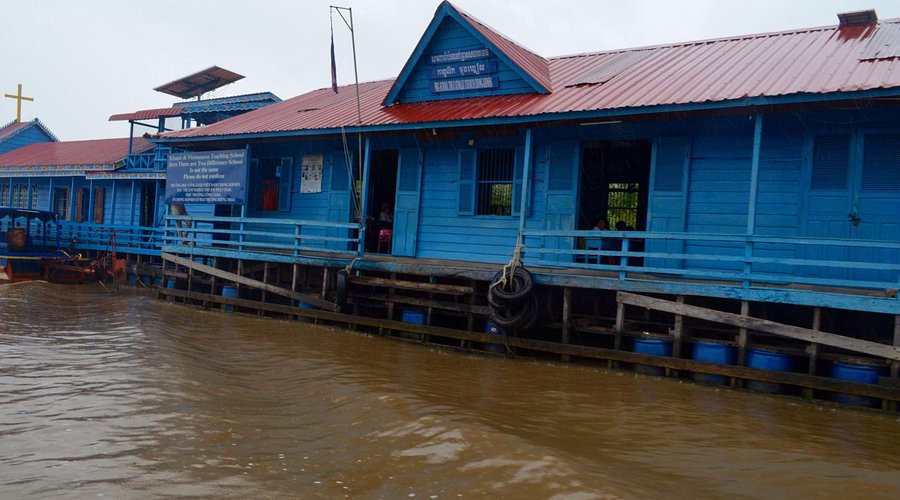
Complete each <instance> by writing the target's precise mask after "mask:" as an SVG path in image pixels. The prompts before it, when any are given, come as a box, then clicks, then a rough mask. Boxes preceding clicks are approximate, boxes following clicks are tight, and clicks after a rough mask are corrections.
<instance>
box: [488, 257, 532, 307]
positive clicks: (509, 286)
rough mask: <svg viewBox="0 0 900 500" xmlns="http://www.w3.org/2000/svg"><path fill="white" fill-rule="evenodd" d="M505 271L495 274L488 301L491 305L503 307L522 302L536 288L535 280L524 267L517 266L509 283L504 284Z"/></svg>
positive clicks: (508, 280)
mask: <svg viewBox="0 0 900 500" xmlns="http://www.w3.org/2000/svg"><path fill="white" fill-rule="evenodd" d="M503 274H504V273H503V271H500V272H499V273H497V274H495V275H494V278H493V279H492V280H491V286H490V289H489V290H488V302H489V303H490V304H491V306H495V305H496V306H497V307H498V308H502V307H504V306H506V307H509V306H513V305H517V304H520V303H521V302H522V301H523V299H525V298H526V297H527V296H528V294H530V293H531V290H532V288H534V280H533V279H532V278H531V273H529V272H528V271H527V270H526V269H525V268H524V267H521V266H517V267H516V268H515V271H513V274H512V276H511V277H507V283H506V284H502V283H501V282H502V281H503Z"/></svg>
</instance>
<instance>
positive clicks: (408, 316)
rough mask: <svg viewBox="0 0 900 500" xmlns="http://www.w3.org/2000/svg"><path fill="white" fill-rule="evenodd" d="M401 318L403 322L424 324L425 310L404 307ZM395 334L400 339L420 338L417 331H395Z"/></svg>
mask: <svg viewBox="0 0 900 500" xmlns="http://www.w3.org/2000/svg"><path fill="white" fill-rule="evenodd" d="M401 320H402V321H403V322H404V323H414V324H416V325H424V324H425V311H422V310H419V309H404V310H403V315H402V317H401ZM395 335H396V336H397V337H399V338H401V339H407V340H421V339H422V335H421V334H419V333H412V332H397V333H396V334H395Z"/></svg>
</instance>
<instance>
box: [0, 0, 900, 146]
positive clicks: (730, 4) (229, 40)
mask: <svg viewBox="0 0 900 500" xmlns="http://www.w3.org/2000/svg"><path fill="white" fill-rule="evenodd" d="M439 3H440V2H439V1H438V0H331V1H329V0H295V1H289V0H255V1H252V2H250V1H238V0H215V1H213V0H193V1H191V0H155V1H152V2H149V1H133V0H90V1H88V0H83V1H78V0H30V1H22V0H0V14H2V15H0V47H2V49H0V50H2V56H0V93H3V94H5V93H15V90H16V84H17V83H22V84H23V85H24V89H23V90H24V94H25V95H27V96H31V97H34V98H35V101H34V102H32V103H29V102H26V103H24V104H23V113H22V114H23V117H22V118H23V120H30V119H32V118H34V117H38V118H40V119H41V121H43V122H44V123H45V124H46V125H47V126H48V127H49V128H50V130H52V131H53V132H54V133H56V135H58V136H59V137H60V139H61V140H77V139H93V138H106V137H124V136H127V135H128V124H127V122H109V121H107V120H108V118H109V116H110V115H112V114H115V113H125V112H130V111H137V110H140V109H147V108H157V107H167V106H171V105H172V104H173V103H174V102H176V101H177V100H178V99H177V98H173V97H171V96H167V95H165V94H160V93H158V92H154V91H153V87H156V86H158V85H161V84H163V83H167V82H169V81H172V80H175V79H177V78H179V77H182V76H185V75H188V74H190V73H193V72H195V71H198V70H201V69H204V68H207V67H209V66H211V65H214V64H215V65H218V66H221V67H223V68H226V69H229V70H232V71H235V72H237V73H240V74H242V75H244V76H246V78H245V79H243V80H241V81H239V82H237V83H235V84H232V85H229V86H226V87H224V88H222V89H220V90H218V91H216V92H215V93H213V95H212V96H214V97H221V96H227V95H237V94H245V93H251V92H259V91H271V92H274V93H275V94H276V95H278V96H279V97H281V98H282V99H287V98H289V97H292V96H295V95H298V94H302V93H304V92H307V91H309V90H313V89H317V88H321V87H327V86H329V85H330V83H331V80H330V72H329V55H328V53H329V23H328V19H329V18H328V14H329V9H328V6H329V4H338V5H342V6H350V7H352V8H353V17H354V21H355V24H356V44H357V56H358V61H359V78H360V81H371V80H380V79H384V78H392V77H395V76H396V75H397V74H398V73H399V72H400V69H401V68H402V67H403V64H404V63H405V62H406V60H407V58H408V57H409V55H410V54H411V53H412V50H413V49H414V48H415V44H416V42H418V40H419V38H420V37H421V36H422V33H423V32H424V30H425V28H426V27H427V25H428V23H429V21H430V20H431V18H432V16H433V14H434V11H435V9H436V8H437V6H438V5H439ZM454 3H455V4H456V5H457V6H459V7H460V8H462V9H464V10H466V11H468V12H469V13H470V14H472V15H474V16H475V17H477V18H479V19H481V20H482V21H483V22H485V23H487V24H488V25H490V26H492V27H493V28H494V29H496V30H498V31H500V32H501V33H503V34H505V35H506V36H508V37H510V38H512V39H513V40H516V41H517V42H519V43H521V44H522V45H524V46H526V47H528V48H529V49H531V50H533V51H535V52H537V53H538V54H540V55H542V56H556V55H564V54H572V53H578V52H594V51H599V50H608V49H616V48H625V47H636V46H643V45H654V44H661V43H670V42H680V41H687V40H699V39H705V38H716V37H723V36H731V35H741V34H751V33H759V32H766V31H779V30H787V29H794V28H803V27H813V26H824V25H833V24H836V23H837V17H836V13H838V12H847V11H853V10H862V9H867V8H875V9H876V11H877V12H878V17H879V18H880V19H888V18H896V17H900V1H898V0H755V1H746V0H675V1H662V0H456V1H455V2H454ZM335 47H336V52H337V68H338V81H339V83H341V84H348V83H352V82H353V66H352V64H353V63H352V56H351V51H350V36H349V33H348V31H347V29H346V28H345V27H344V26H343V25H342V24H341V23H340V21H339V20H338V19H335ZM15 112H16V106H15V101H14V100H12V99H6V98H4V99H0V125H2V124H4V123H6V122H9V121H11V120H13V119H14V118H15Z"/></svg>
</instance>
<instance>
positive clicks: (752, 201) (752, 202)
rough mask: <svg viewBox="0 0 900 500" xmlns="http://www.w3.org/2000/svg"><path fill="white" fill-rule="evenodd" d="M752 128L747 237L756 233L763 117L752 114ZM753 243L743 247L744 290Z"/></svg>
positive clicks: (750, 269) (747, 281)
mask: <svg viewBox="0 0 900 500" xmlns="http://www.w3.org/2000/svg"><path fill="white" fill-rule="evenodd" d="M753 125H754V127H753V157H752V160H751V163H750V197H749V200H748V207H747V236H748V237H749V236H753V234H754V233H755V232H756V198H757V193H758V191H759V156H760V150H761V149H762V128H763V115H761V114H759V113H756V114H754V124H753ZM752 257H753V242H752V241H751V240H750V238H748V239H747V242H746V243H745V247H744V276H743V286H744V288H749V287H750V275H751V273H752V272H753V264H752V263H751V261H750V259H751V258H752Z"/></svg>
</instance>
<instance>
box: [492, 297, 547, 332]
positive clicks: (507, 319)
mask: <svg viewBox="0 0 900 500" xmlns="http://www.w3.org/2000/svg"><path fill="white" fill-rule="evenodd" d="M536 315H537V298H536V297H534V296H531V297H530V300H525V301H524V302H523V303H522V304H521V305H519V306H518V307H515V308H501V309H494V311H493V313H491V321H492V322H493V323H494V324H496V325H497V326H499V327H501V328H503V329H504V330H508V331H511V332H519V331H522V330H523V327H525V326H528V325H529V324H533V323H534V321H535V316H536Z"/></svg>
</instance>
